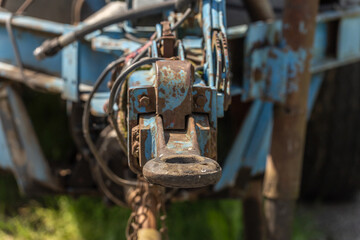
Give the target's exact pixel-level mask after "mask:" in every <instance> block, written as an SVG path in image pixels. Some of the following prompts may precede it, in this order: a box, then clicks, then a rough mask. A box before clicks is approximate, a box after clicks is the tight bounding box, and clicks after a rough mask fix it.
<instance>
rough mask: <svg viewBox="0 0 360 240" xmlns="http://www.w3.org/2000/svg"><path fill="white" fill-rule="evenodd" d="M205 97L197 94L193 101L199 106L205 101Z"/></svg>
mask: <svg viewBox="0 0 360 240" xmlns="http://www.w3.org/2000/svg"><path fill="white" fill-rule="evenodd" d="M206 101H207V100H206V97H205V96H204V95H199V96H197V97H196V99H195V103H196V105H198V106H199V107H203V106H204V105H205V103H206Z"/></svg>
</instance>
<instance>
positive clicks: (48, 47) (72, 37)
mask: <svg viewBox="0 0 360 240" xmlns="http://www.w3.org/2000/svg"><path fill="white" fill-rule="evenodd" d="M179 2H181V1H177V0H169V1H166V2H161V3H156V4H155V3H154V4H151V5H150V6H145V7H142V8H138V9H130V10H128V11H126V12H123V13H121V15H116V16H111V17H108V18H105V19H102V20H100V21H98V22H96V23H94V24H89V25H84V26H83V27H81V29H78V30H75V31H73V32H69V33H66V34H63V35H61V36H59V37H56V38H53V39H51V40H46V41H45V42H43V44H41V46H39V47H37V48H36V49H35V50H34V56H35V57H36V58H37V59H39V60H41V59H44V58H46V57H49V56H53V55H55V54H57V53H58V52H59V51H60V50H61V49H62V48H64V47H66V46H67V45H69V44H70V43H72V42H74V41H76V40H79V39H82V38H83V37H85V36H86V35H87V34H89V33H91V32H94V31H96V30H99V29H102V28H104V27H107V26H109V25H112V24H115V23H118V22H122V21H125V20H134V19H138V18H142V17H146V16H149V15H152V14H156V13H159V12H162V11H164V10H167V9H173V8H176V7H178V5H179Z"/></svg>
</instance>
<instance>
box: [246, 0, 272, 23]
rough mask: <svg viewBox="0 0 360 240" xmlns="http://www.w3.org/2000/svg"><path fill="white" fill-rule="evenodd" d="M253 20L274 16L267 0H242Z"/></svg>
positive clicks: (267, 18)
mask: <svg viewBox="0 0 360 240" xmlns="http://www.w3.org/2000/svg"><path fill="white" fill-rule="evenodd" d="M244 3H245V5H246V8H247V10H248V13H249V15H250V17H251V20H253V21H259V20H262V21H265V20H269V19H274V18H275V13H274V9H273V7H272V6H271V3H270V1H269V0H244Z"/></svg>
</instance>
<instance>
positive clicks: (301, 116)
mask: <svg viewBox="0 0 360 240" xmlns="http://www.w3.org/2000/svg"><path fill="white" fill-rule="evenodd" d="M318 5H319V0H286V1H285V9H284V16H283V38H284V41H285V43H286V45H287V46H288V50H289V51H293V52H297V53H300V52H302V53H304V54H305V55H306V57H305V60H304V62H303V66H304V68H301V67H299V68H298V69H297V70H296V74H295V76H292V77H291V78H290V79H288V81H289V82H291V83H293V84H295V85H297V89H296V91H294V92H291V93H289V95H288V97H287V100H286V103H285V104H282V105H276V106H275V109H274V130H273V138H272V146H271V157H270V158H269V159H268V161H267V166H266V171H265V181H264V192H263V193H264V197H265V200H264V211H265V217H266V228H267V239H269V240H290V239H291V233H292V231H291V230H292V222H293V216H294V207H295V202H296V199H297V198H298V195H299V188H300V180H301V170H302V160H303V150H304V141H305V130H306V121H307V119H306V113H307V98H308V89H309V83H310V78H311V73H310V60H311V50H312V46H313V40H314V32H315V26H316V15H317V12H318Z"/></svg>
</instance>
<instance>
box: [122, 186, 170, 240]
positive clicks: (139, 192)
mask: <svg viewBox="0 0 360 240" xmlns="http://www.w3.org/2000/svg"><path fill="white" fill-rule="evenodd" d="M164 192H165V191H164V188H161V187H158V186H153V185H151V184H149V183H148V182H147V181H146V180H144V179H139V181H138V186H137V187H136V189H135V190H133V191H132V192H131V193H130V196H129V203H130V207H131V209H132V210H133V211H132V213H131V215H130V217H129V220H128V223H127V228H126V239H127V240H137V239H138V238H137V236H138V231H139V230H140V229H141V228H142V227H143V225H144V223H145V222H146V221H151V219H149V215H150V214H151V215H153V214H154V215H155V216H154V217H155V218H158V217H159V215H160V225H161V226H160V229H159V231H160V233H161V235H162V239H163V240H167V239H168V235H167V227H166V222H165V221H166V209H165V194H164ZM154 204H155V209H154V210H155V213H151V208H153V207H154Z"/></svg>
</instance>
